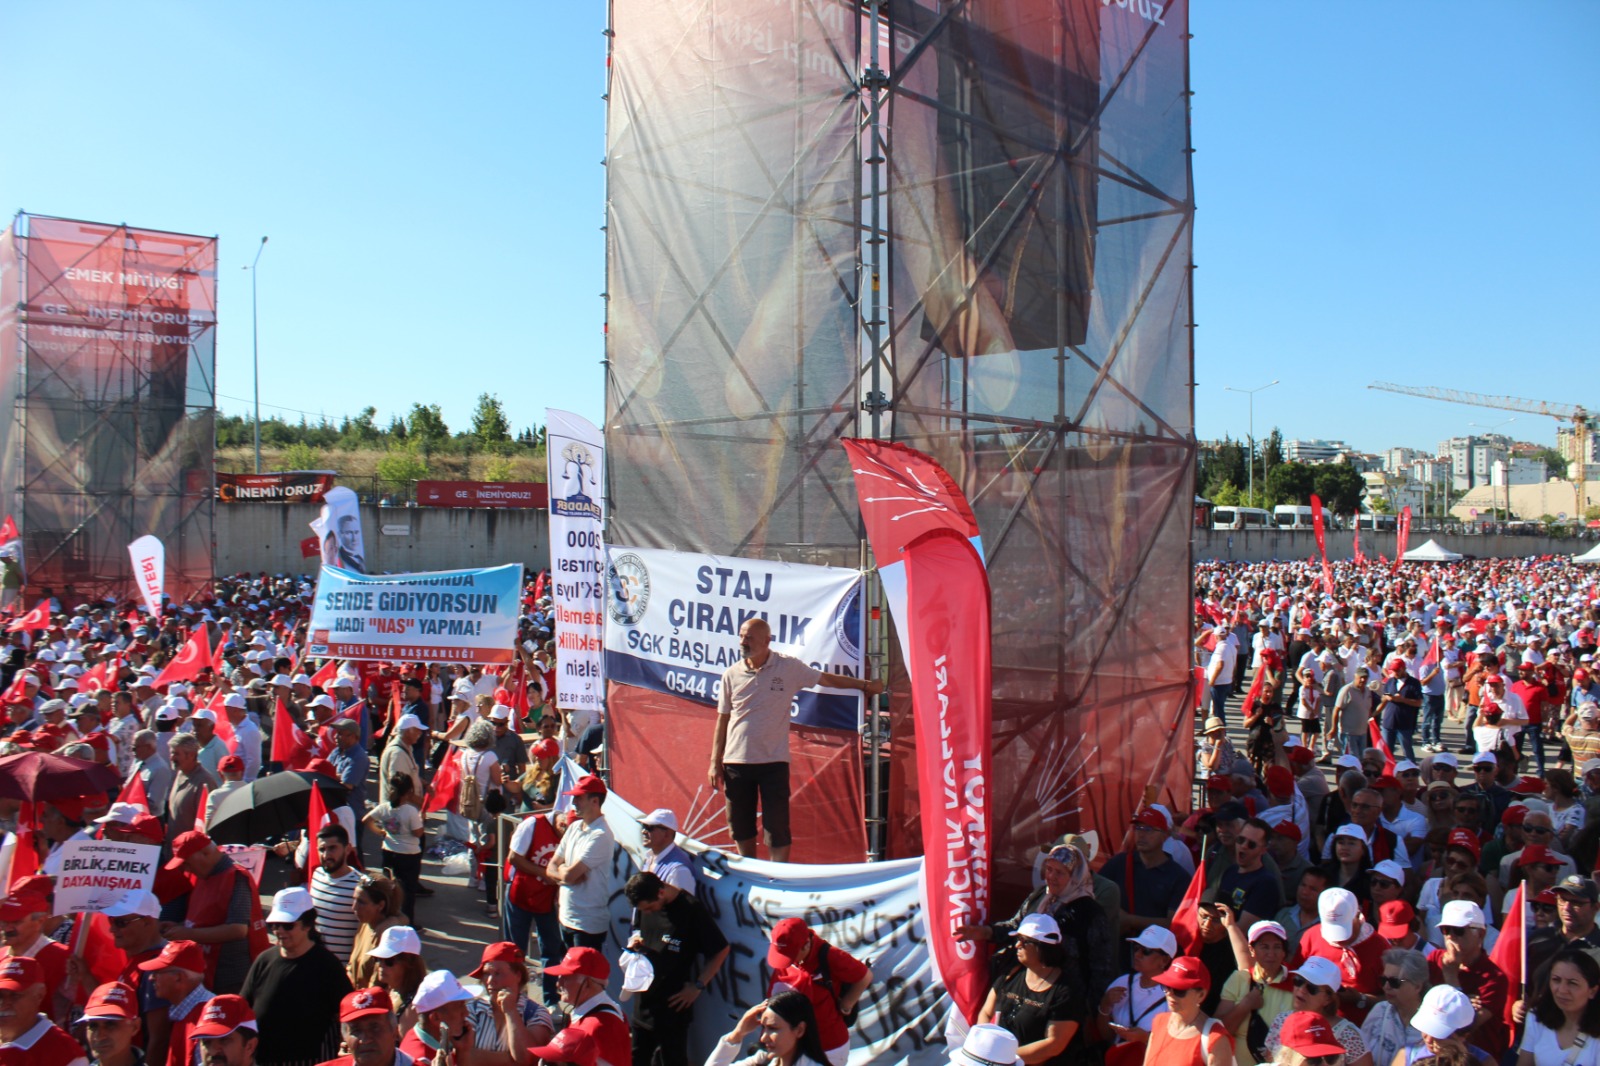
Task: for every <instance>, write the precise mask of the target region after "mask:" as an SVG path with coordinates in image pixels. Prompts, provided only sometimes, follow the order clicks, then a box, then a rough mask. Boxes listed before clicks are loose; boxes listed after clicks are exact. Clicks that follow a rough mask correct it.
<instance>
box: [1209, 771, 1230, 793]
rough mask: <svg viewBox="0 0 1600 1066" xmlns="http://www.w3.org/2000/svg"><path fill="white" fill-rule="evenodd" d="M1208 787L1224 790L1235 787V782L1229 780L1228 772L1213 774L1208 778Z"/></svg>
mask: <svg viewBox="0 0 1600 1066" xmlns="http://www.w3.org/2000/svg"><path fill="white" fill-rule="evenodd" d="M1206 787H1207V788H1214V789H1217V790H1218V791H1223V790H1226V789H1231V788H1232V787H1233V783H1232V782H1231V781H1229V780H1228V775H1227V774H1212V775H1211V776H1210V777H1208V778H1206Z"/></svg>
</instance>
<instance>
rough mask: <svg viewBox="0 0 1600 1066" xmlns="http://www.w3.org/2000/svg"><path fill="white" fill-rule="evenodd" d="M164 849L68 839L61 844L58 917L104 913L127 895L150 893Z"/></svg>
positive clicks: (150, 845) (149, 845)
mask: <svg viewBox="0 0 1600 1066" xmlns="http://www.w3.org/2000/svg"><path fill="white" fill-rule="evenodd" d="M160 861H161V848H160V847H159V846H158V845H156V844H123V843H119V842H117V841H114V840H68V841H67V842H66V843H65V844H63V845H61V872H60V873H59V874H57V875H56V894H55V910H56V912H57V913H58V914H77V913H80V912H82V911H98V910H103V909H104V908H105V906H106V905H107V904H108V903H110V902H111V901H112V900H114V899H116V898H117V897H118V896H121V895H122V894H123V893H124V892H134V891H140V890H142V891H145V892H148V891H150V887H151V886H152V885H154V884H155V883H156V864H157V863H158V862H160Z"/></svg>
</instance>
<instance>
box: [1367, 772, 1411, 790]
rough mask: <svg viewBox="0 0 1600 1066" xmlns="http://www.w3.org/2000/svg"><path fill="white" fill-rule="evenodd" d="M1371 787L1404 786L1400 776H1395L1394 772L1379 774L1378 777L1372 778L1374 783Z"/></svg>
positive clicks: (1395, 787) (1396, 787)
mask: <svg viewBox="0 0 1600 1066" xmlns="http://www.w3.org/2000/svg"><path fill="white" fill-rule="evenodd" d="M1370 787H1372V788H1377V789H1384V788H1394V789H1398V788H1402V787H1404V786H1402V785H1401V784H1400V779H1399V778H1398V777H1395V776H1394V775H1393V774H1379V775H1378V776H1377V777H1374V778H1373V779H1372V785H1371V786H1370Z"/></svg>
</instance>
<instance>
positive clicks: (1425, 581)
mask: <svg viewBox="0 0 1600 1066" xmlns="http://www.w3.org/2000/svg"><path fill="white" fill-rule="evenodd" d="M1422 594H1423V595H1424V596H1432V595H1433V575H1431V574H1423V575H1422Z"/></svg>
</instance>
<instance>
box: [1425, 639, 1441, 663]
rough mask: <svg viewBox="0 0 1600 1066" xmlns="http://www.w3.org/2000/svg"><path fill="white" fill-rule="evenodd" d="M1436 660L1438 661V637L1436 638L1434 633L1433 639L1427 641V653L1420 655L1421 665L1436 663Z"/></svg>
mask: <svg viewBox="0 0 1600 1066" xmlns="http://www.w3.org/2000/svg"><path fill="white" fill-rule="evenodd" d="M1438 661H1439V638H1438V636H1437V635H1435V636H1434V638H1433V640H1432V642H1431V643H1429V645H1428V654H1426V655H1424V656H1423V657H1422V665H1423V666H1432V665H1433V664H1434V663H1436V662H1438Z"/></svg>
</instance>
